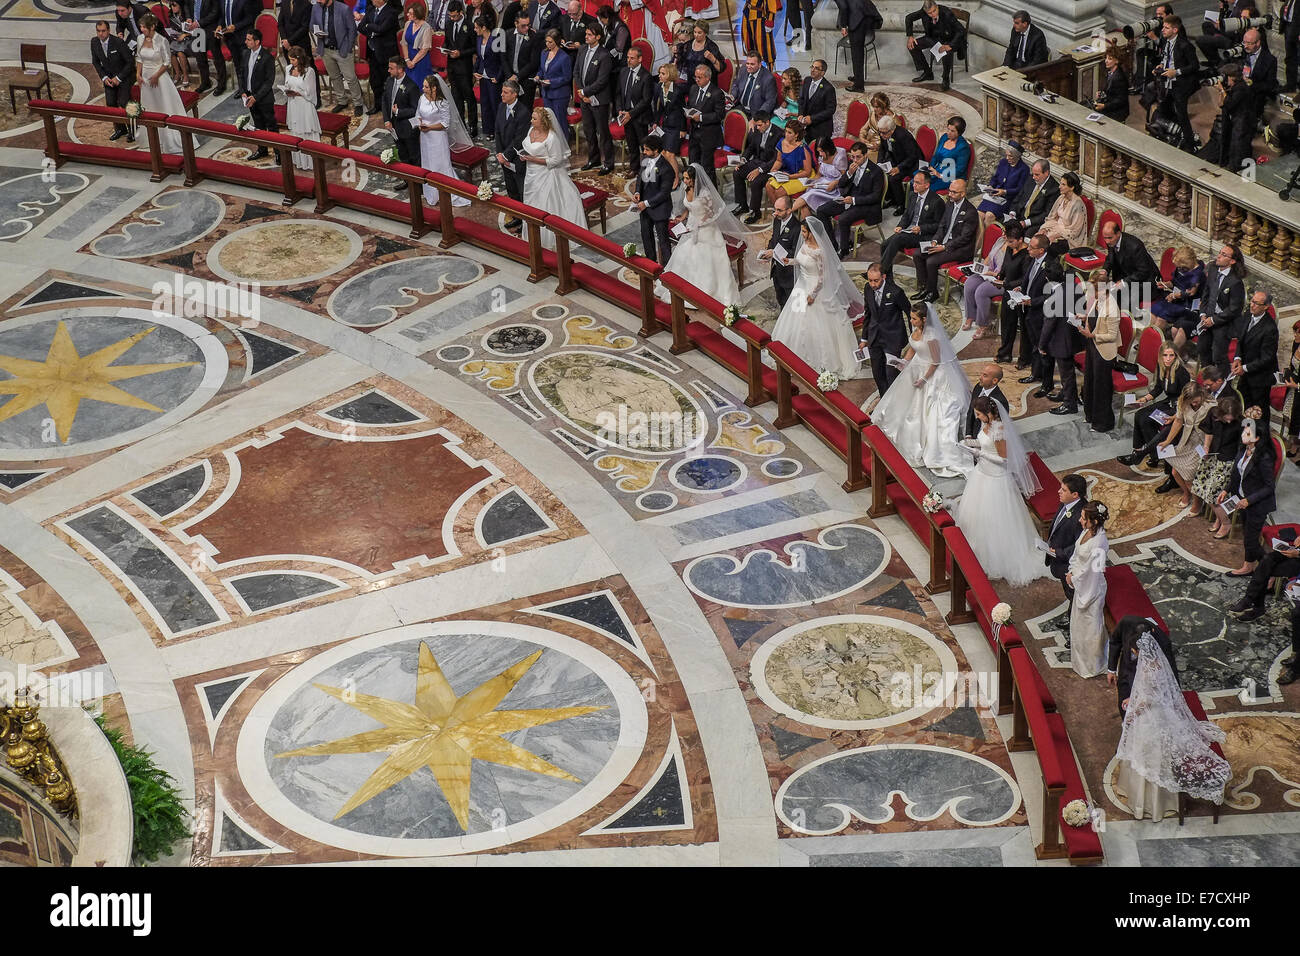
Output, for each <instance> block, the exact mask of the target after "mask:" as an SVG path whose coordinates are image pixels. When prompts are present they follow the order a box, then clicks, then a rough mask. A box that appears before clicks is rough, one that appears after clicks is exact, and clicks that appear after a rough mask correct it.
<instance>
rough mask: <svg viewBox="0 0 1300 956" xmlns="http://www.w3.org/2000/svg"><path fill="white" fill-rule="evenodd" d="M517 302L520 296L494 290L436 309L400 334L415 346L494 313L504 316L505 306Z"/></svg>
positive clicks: (504, 289)
mask: <svg viewBox="0 0 1300 956" xmlns="http://www.w3.org/2000/svg"><path fill="white" fill-rule="evenodd" d="M520 298H523V293H522V292H517V291H515V290H514V289H512V288H510V287H509V286H505V285H498V286H493V287H492V288H490V289H484V290H483V291H482V292H480V293H478V294H477V295H473V296H470V297H469V298H467V299H464V300H462V301H460V302H457V303H455V304H454V305H449V306H439V308H438V310H437V311H436V312H435V313H434V314H433V315H431V316H429V317H428V318H427V319H422V320H421V321H419V322H414V323H412V324H411V325H409V326H407V327H406V328H404V329H402V331H401V334H402V335H403V336H405V337H406V338H408V339H411V340H412V341H414V342H427V341H428V340H429V339H431V338H433V337H434V336H435V335H440V334H442V333H444V332H449V331H451V330H452V329H455V328H457V327H459V326H460V325H462V324H464V323H465V322H468V321H469V320H471V319H478V318H481V317H482V316H483V315H484V314H485V313H488V312H491V311H493V309H499V310H501V311H502V312H503V314H504V311H505V306H506V305H508V304H509V303H511V302H513V301H514V300H515V299H520Z"/></svg>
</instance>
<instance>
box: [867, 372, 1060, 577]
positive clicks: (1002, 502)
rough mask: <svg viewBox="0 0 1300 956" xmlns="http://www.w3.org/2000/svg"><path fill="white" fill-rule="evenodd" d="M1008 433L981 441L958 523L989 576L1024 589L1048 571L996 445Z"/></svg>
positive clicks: (982, 436) (989, 430)
mask: <svg viewBox="0 0 1300 956" xmlns="http://www.w3.org/2000/svg"><path fill="white" fill-rule="evenodd" d="M889 391H891V392H892V391H893V389H892V388H891V389H890V390H889ZM886 394H888V392H887V393H886ZM994 404H995V405H996V403H994ZM1005 428H1006V426H1004V425H1002V424H1001V423H999V422H993V423H991V424H989V425H986V426H985V427H984V428H982V429H981V430H980V433H979V435H978V436H976V437H977V440H978V441H979V461H978V463H977V464H976V466H975V468H974V470H973V471H971V473H970V474H969V475H968V476H967V478H966V490H965V491H964V492H962V496H961V498H960V499H959V500H958V502H957V510H956V511H955V512H954V513H953V519H954V520H955V521H956V522H957V526H958V527H960V528H961V531H962V534H964V535H965V536H966V540H967V541H968V542H969V543H970V546H971V550H972V551H974V552H975V557H977V558H979V562H980V565H981V566H982V567H983V568H984V573H985V574H987V575H988V576H989V577H990V578H1005V579H1006V581H1007V582H1008V583H1010V584H1013V585H1015V586H1017V587H1022V586H1024V585H1026V584H1028V583H1029V582H1030V581H1033V580H1036V579H1037V578H1043V577H1047V575H1048V571H1047V567H1046V565H1044V564H1043V559H1042V556H1041V554H1040V553H1039V552H1038V551H1037V550H1035V549H1034V542H1035V541H1038V540H1039V537H1038V533H1037V532H1036V531H1035V530H1034V524H1033V522H1032V521H1031V520H1030V518H1029V509H1028V508H1027V507H1026V506H1025V500H1024V498H1023V497H1022V496H1021V492H1020V488H1019V486H1018V485H1017V484H1016V480H1015V478H1014V477H1013V476H1012V473H1011V471H1010V470H1009V469H1008V468H1007V461H1006V459H1005V458H1003V457H1002V456H1001V455H999V454H998V450H997V442H998V440H999V439H1000V438H1001V437H1002V436H1003V435H1004V434H1005Z"/></svg>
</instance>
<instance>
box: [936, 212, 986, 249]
mask: <svg viewBox="0 0 1300 956" xmlns="http://www.w3.org/2000/svg"><path fill="white" fill-rule="evenodd" d="M944 205H945V206H947V208H946V209H945V210H944V211H943V218H941V219H940V220H939V225H938V226H937V227H936V228H935V230H934V241H935V242H943V237H944V236H946V235H947V234H948V226H949V224H951V225H952V235H951V236H950V237H949V238H948V244H947V245H946V246H945V247H944V250H945V253H954V254H960V255H961V257H962V259H963V260H970V259H974V258H975V233H976V231H977V230H978V229H979V224H980V217H979V213H978V212H977V211H976V209H975V207H974V206H972V205H971V203H970V200H969V199H963V200H962V201H961V202H960V203H955V202H949V203H945V204H944Z"/></svg>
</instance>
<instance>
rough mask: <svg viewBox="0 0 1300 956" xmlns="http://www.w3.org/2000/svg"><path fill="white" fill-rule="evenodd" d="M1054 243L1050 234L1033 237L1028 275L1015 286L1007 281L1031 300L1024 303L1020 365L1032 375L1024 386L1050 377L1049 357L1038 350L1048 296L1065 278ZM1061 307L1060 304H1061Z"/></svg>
mask: <svg viewBox="0 0 1300 956" xmlns="http://www.w3.org/2000/svg"><path fill="white" fill-rule="evenodd" d="M1048 245H1050V243H1049V242H1048V241H1047V237H1046V236H1034V238H1032V239H1030V240H1029V268H1028V270H1027V271H1026V272H1025V278H1024V280H1023V281H1021V282H1017V283H1016V284H1015V285H1014V286H1013V285H1012V284H1011V283H1010V282H1009V281H1008V282H1005V283H1004V284H1003V288H1004V289H1006V290H1007V292H1011V290H1012V289H1016V290H1017V291H1019V292H1021V293H1022V294H1023V295H1025V296H1027V297H1028V299H1027V300H1022V301H1021V303H1020V365H1019V367H1020V368H1022V369H1023V368H1028V369H1029V374H1028V375H1026V376H1025V377H1024V378H1022V379H1020V384H1021V385H1028V384H1029V383H1030V382H1042V381H1045V380H1046V366H1047V361H1048V360H1047V356H1045V355H1043V354H1042V353H1041V352H1040V351H1039V349H1038V343H1039V341H1041V339H1042V335H1043V320H1044V316H1043V312H1044V310H1045V308H1046V305H1047V301H1048V299H1049V298H1050V297H1051V296H1052V294H1053V287H1054V286H1055V285H1056V284H1057V283H1059V282H1060V281H1061V271H1060V266H1058V265H1057V264H1056V262H1055V261H1054V260H1053V259H1052V258H1051V257H1050V256H1048V255H1047V247H1048ZM1057 306H1058V307H1059V303H1057Z"/></svg>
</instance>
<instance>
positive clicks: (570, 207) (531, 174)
mask: <svg viewBox="0 0 1300 956" xmlns="http://www.w3.org/2000/svg"><path fill="white" fill-rule="evenodd" d="M559 130H560V124H559V121H558V120H557V119H556V118H555V114H554V113H553V112H551V111H550V110H548V109H542V108H541V107H538V108H537V109H534V110H533V123H532V127H531V128H530V129H529V130H528V135H526V136H525V137H524V143H523V149H522V150H521V151H520V153H519V158H520V159H521V160H523V161H524V162H525V163H527V164H528V168H527V172H526V174H525V176H524V202H525V203H527V204H528V205H530V206H534V207H536V208H538V209H540V210H542V211H543V212H548V213H550V214H551V215H553V216H559V217H560V218H561V219H567V220H568V221H569V222H571V223H573V224H574V225H575V226H586V223H587V215H586V213H585V212H583V209H582V194H581V193H579V192H578V187H577V186H575V185H574V184H573V179H572V177H570V175H569V156H570V154H571V153H572V151H571V150H570V149H569V143H568V141H567V140H566V139H565V138H564V137H563V136H561V135H560V132H559ZM527 235H528V232H527V227H525V231H524V236H525V238H527ZM542 245H543V246H545V247H546V248H547V249H554V248H555V236H554V235H552V234H551V231H550V230H549V229H543V230H542Z"/></svg>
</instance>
